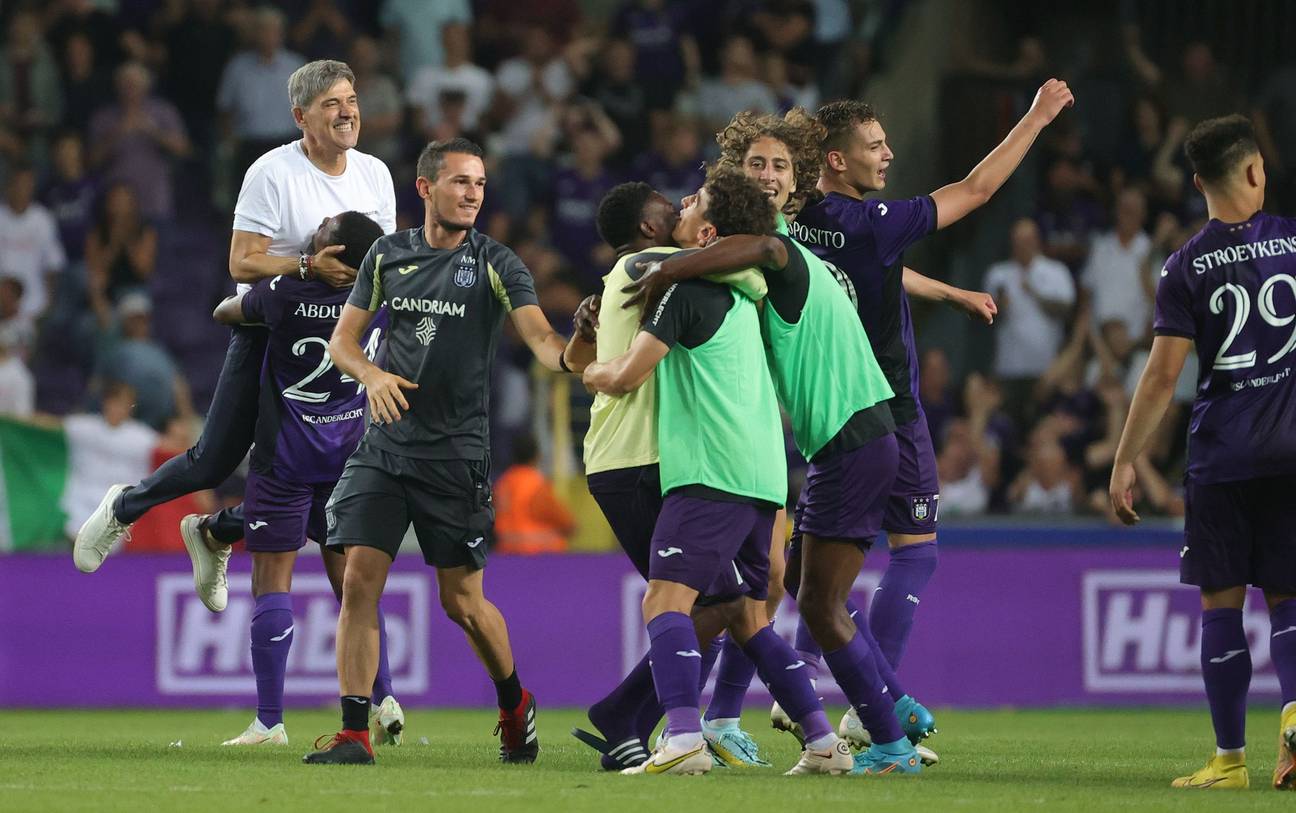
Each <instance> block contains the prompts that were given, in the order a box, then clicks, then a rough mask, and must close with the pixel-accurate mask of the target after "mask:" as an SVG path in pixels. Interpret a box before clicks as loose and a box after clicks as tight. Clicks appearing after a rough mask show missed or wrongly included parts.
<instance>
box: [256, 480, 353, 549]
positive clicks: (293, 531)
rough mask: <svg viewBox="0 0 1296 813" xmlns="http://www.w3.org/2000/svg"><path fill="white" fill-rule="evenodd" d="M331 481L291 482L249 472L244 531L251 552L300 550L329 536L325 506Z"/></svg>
mask: <svg viewBox="0 0 1296 813" xmlns="http://www.w3.org/2000/svg"><path fill="white" fill-rule="evenodd" d="M332 494H333V484H332V483H315V484H302V483H288V482H285V481H283V480H276V479H275V478H273V477H268V476H266V475H264V474H258V473H257V472H255V471H249V472H248V478H247V489H246V490H245V491H244V493H243V531H244V538H245V539H246V540H247V549H248V552H250V553H287V552H289V551H295V550H300V549H301V548H302V547H303V546H304V545H305V544H306V541H307V540H308V539H311V540H314V541H316V542H319V543H320V544H323V543H324V542H325V541H326V540H327V539H328V532H327V525H326V523H325V520H324V506H325V504H326V503H327V502H328V500H329V497H330V496H331V495H332Z"/></svg>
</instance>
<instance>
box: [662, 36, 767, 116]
mask: <svg viewBox="0 0 1296 813" xmlns="http://www.w3.org/2000/svg"><path fill="white" fill-rule="evenodd" d="M681 105H682V106H683V107H684V108H685V112H689V113H693V114H696V115H698V116H700V117H701V118H702V119H703V121H705V123H706V126H707V127H708V128H710V129H712V130H717V129H719V128H721V127H723V126H724V125H725V124H727V123H728V122H729V120H730V119H731V118H733V116H734V114H735V113H738V112H740V111H743V110H754V111H757V112H762V113H773V112H776V111H777V110H778V99H776V98H775V97H774V92H773V91H772V90H770V88H769V85H767V84H765V83H764V82H762V81H761V80H760V66H759V64H758V63H757V61H756V50H755V49H754V48H752V44H751V40H748V39H746V38H745V37H732V38H730V39H729V41H728V42H726V43H725V47H724V52H723V54H722V55H721V61H720V76H719V77H717V78H714V79H710V78H708V79H703V80H702V81H701V82H700V83H698V88H697V92H696V93H695V94H692V98H691V99H690V100H684V99H683V98H681Z"/></svg>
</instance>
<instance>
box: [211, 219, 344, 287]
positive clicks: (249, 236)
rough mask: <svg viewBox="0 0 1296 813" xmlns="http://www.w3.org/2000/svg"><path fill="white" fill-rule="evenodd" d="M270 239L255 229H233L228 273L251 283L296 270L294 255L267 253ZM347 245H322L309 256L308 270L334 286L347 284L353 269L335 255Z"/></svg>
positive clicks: (294, 272) (239, 280)
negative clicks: (321, 247)
mask: <svg viewBox="0 0 1296 813" xmlns="http://www.w3.org/2000/svg"><path fill="white" fill-rule="evenodd" d="M269 248H270V238H269V237H267V236H266V235H264V234H257V233H256V232H250V231H242V230H240V229H235V230H234V235H233V237H231V238H230V255H229V272H230V276H231V277H232V278H233V279H234V281H235V282H244V283H249V284H250V283H254V282H256V281H257V280H260V279H265V278H267V277H277V276H279V275H280V274H296V273H297V272H298V262H299V260H298V258H297V257H275V256H272V255H270V254H267V253H266V251H267V250H268V249H269ZM345 249H346V246H325V247H324V248H323V249H321V250H320V251H319V253H318V254H315V255H314V256H313V257H312V258H311V273H312V274H314V275H315V276H317V277H319V278H320V279H322V280H324V281H325V282H327V283H328V284H329V285H332V286H334V287H340V286H343V285H350V284H351V283H352V282H353V281H355V277H356V271H355V269H354V268H352V267H350V266H349V265H347V264H346V263H344V262H342V261H341V260H339V259H338V258H337V255H338V254H339V253H340V252H342V251H343V250H345Z"/></svg>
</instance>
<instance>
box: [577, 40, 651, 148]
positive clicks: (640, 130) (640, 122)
mask: <svg viewBox="0 0 1296 813" xmlns="http://www.w3.org/2000/svg"><path fill="white" fill-rule="evenodd" d="M584 93H585V95H586V96H588V97H589V98H590V99H592V100H594V102H595V103H596V104H598V106H599V107H601V108H602V109H603V112H605V113H607V115H608V118H610V119H612V121H613V122H614V123H615V124H616V126H617V129H619V130H620V131H621V136H622V142H621V149H620V151H619V152H618V155H617V163H618V164H619V165H624V164H625V162H626V161H628V160H631V159H633V158H634V157H635V156H639V155H641V154H642V153H643V152H644V150H645V149H646V148H647V147H648V143H649V140H650V137H651V136H652V129H651V127H650V124H649V117H648V93H649V90H648V88H647V87H646V86H645V85H644V84H643V83H642V82H640V81H638V80H637V79H635V50H634V46H633V45H632V44H630V42H629V40H623V39H612V40H608V41H607V42H606V43H605V44H604V46H603V49H602V52H601V53H600V54H599V64H598V66H597V68H596V69H595V70H594V75H593V77H591V79H590V81H589V82H588V83H586V86H585V91H584Z"/></svg>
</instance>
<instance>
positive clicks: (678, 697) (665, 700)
mask: <svg viewBox="0 0 1296 813" xmlns="http://www.w3.org/2000/svg"><path fill="white" fill-rule="evenodd" d="M648 638H649V640H650V641H651V643H650V645H649V647H648V659H649V664H650V665H651V667H652V676H653V685H654V686H656V687H657V699H658V700H659V701H661V704H662V707H663V708H664V709H666V719H667V723H666V726H667V729H668V730H669V731H670V732H671V733H672V734H690V733H700V732H701V731H702V721H701V719H700V718H701V711H700V709H699V705H700V700H699V695H700V692H699V691H698V678H699V677H700V676H701V672H702V653H701V652H700V651H699V648H698V639H697V633H695V632H694V631H693V619H691V618H689V617H688V616H687V615H685V614H684V613H674V612H672V613H662V614H661V615H659V616H657V617H656V618H654V619H653V620H652V621H649V622H648Z"/></svg>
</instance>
